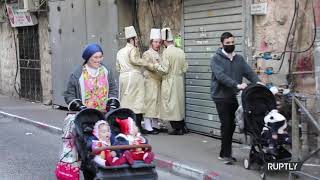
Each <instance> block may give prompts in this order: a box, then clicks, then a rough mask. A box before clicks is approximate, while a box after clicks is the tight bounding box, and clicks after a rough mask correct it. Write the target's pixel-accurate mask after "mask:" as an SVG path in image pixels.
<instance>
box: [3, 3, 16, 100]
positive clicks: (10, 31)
mask: <svg viewBox="0 0 320 180" xmlns="http://www.w3.org/2000/svg"><path fill="white" fill-rule="evenodd" d="M3 8H4V7H3V5H0V9H3ZM16 35H17V30H15V29H14V28H12V27H11V26H10V23H9V22H8V21H6V22H4V23H0V93H2V94H5V95H9V96H18V94H17V93H16V92H15V90H14V86H15V84H16V87H17V89H19V81H20V77H19V73H18V77H17V82H16V83H15V75H16V68H17V60H16V47H15V43H14V36H16ZM15 39H16V42H17V37H15Z"/></svg>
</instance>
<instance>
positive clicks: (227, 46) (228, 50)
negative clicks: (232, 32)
mask: <svg viewBox="0 0 320 180" xmlns="http://www.w3.org/2000/svg"><path fill="white" fill-rule="evenodd" d="M223 49H224V50H225V51H226V52H227V53H232V52H233V51H234V49H235V45H223Z"/></svg>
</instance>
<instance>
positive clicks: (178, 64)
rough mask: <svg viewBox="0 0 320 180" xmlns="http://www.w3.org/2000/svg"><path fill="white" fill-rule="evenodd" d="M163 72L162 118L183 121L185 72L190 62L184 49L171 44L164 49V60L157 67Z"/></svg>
mask: <svg viewBox="0 0 320 180" xmlns="http://www.w3.org/2000/svg"><path fill="white" fill-rule="evenodd" d="M155 68H156V69H157V71H159V72H162V73H163V74H164V75H163V76H162V83H161V110H160V119H163V120H167V121H181V120H182V119H183V118H184V116H185V99H184V93H185V91H184V73H185V72H186V71H187V68H188V64H187V61H186V59H185V53H184V52H183V50H181V49H179V48H176V47H174V46H173V45H170V46H168V47H167V49H165V50H164V51H163V54H162V62H161V63H160V65H157V66H156V67H155Z"/></svg>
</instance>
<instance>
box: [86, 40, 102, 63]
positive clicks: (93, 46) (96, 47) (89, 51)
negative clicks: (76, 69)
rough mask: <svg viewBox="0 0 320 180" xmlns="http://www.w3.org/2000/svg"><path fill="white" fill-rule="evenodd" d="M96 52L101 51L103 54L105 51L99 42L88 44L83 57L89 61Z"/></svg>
mask: <svg viewBox="0 0 320 180" xmlns="http://www.w3.org/2000/svg"><path fill="white" fill-rule="evenodd" d="M96 52H101V53H102V54H103V51H102V49H101V47H100V46H99V45H98V44H95V43H93V44H88V45H87V46H86V48H85V49H84V51H83V53H82V58H83V59H84V60H86V61H88V60H89V59H90V57H91V56H92V55H93V54H94V53H96Z"/></svg>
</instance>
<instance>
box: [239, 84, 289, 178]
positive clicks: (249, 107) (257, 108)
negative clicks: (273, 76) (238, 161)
mask: <svg viewBox="0 0 320 180" xmlns="http://www.w3.org/2000/svg"><path fill="white" fill-rule="evenodd" d="M241 101H242V107H243V120H244V121H243V122H244V126H243V132H244V134H245V135H246V136H247V135H248V136H249V137H250V146H251V148H250V153H249V157H248V158H246V159H244V167H245V168H246V169H249V168H250V166H251V165H252V164H257V165H259V166H260V167H261V178H262V179H264V178H265V172H266V164H267V163H268V162H287V161H290V159H291V153H290V152H289V151H288V150H287V149H285V148H284V144H282V143H279V144H278V145H277V147H276V149H275V150H276V154H270V153H268V152H267V151H266V148H267V147H268V145H269V142H268V139H267V138H266V137H265V136H264V135H263V133H262V132H263V129H264V128H266V126H265V122H264V118H265V116H266V115H267V114H268V113H269V112H270V111H272V110H274V109H277V104H276V99H275V96H274V95H273V94H272V92H271V91H270V90H269V89H268V88H267V87H265V86H262V85H258V84H257V85H250V86H248V87H247V88H246V89H245V90H243V92H242V94H241Z"/></svg>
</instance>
